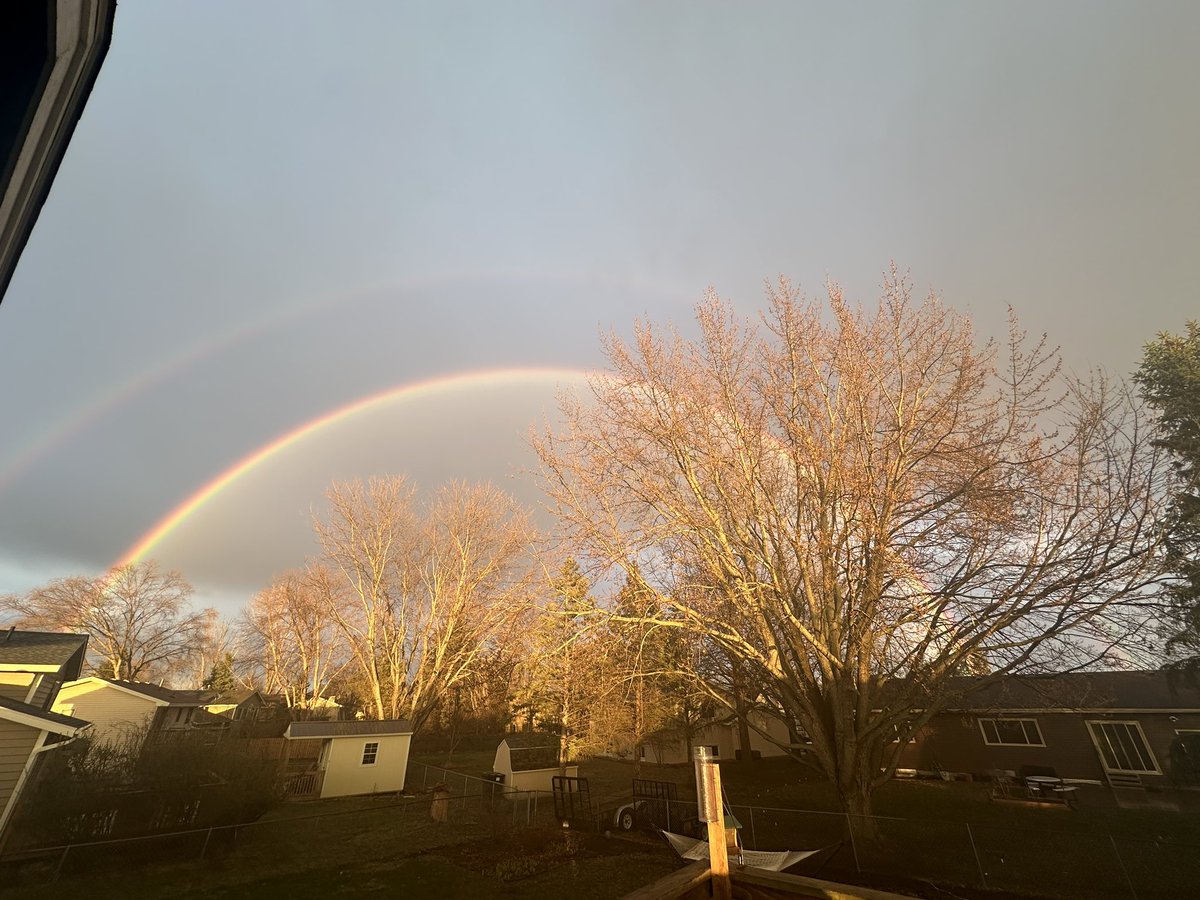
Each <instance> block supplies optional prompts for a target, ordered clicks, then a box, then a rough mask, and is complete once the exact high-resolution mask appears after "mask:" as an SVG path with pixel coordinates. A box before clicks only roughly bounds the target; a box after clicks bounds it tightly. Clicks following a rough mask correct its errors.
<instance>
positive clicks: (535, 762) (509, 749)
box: [492, 734, 579, 792]
mask: <svg viewBox="0 0 1200 900" xmlns="http://www.w3.org/2000/svg"><path fill="white" fill-rule="evenodd" d="M492 769H493V770H494V771H495V772H498V773H499V774H501V775H503V776H504V785H505V787H507V788H508V789H509V790H512V791H547V792H549V791H552V790H553V789H554V781H553V779H554V776H555V775H568V776H570V777H572V778H578V777H579V766H576V765H570V766H567V768H566V771H565V772H564V771H561V770H560V769H559V766H558V735H555V734H510V735H506V736H505V738H504V740H502V741H501V742H500V746H499V747H497V748H496V761H495V762H494V763H493V764H492Z"/></svg>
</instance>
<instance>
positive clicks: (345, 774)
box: [321, 734, 412, 797]
mask: <svg viewBox="0 0 1200 900" xmlns="http://www.w3.org/2000/svg"><path fill="white" fill-rule="evenodd" d="M411 739H412V738H411V736H410V735H407V734H399V735H362V736H358V737H339V738H333V739H332V740H331V741H330V747H329V753H328V756H327V757H326V758H325V779H324V781H323V782H322V785H321V796H322V797H348V796H352V795H354V794H379V793H384V792H386V791H398V790H401V789H402V788H403V787H404V776H405V773H406V771H407V769H408V745H409V742H410V741H411ZM369 743H372V744H378V745H379V752H378V753H377V754H376V756H375V764H374V765H369V766H364V765H363V762H362V761H363V748H364V747H365V746H366V745H367V744H369Z"/></svg>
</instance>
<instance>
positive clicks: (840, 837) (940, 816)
mask: <svg viewBox="0 0 1200 900" xmlns="http://www.w3.org/2000/svg"><path fill="white" fill-rule="evenodd" d="M491 762H492V752H491V751H490V750H479V751H472V752H457V753H454V754H452V755H449V756H448V755H447V754H445V753H425V754H415V755H414V757H413V758H412V760H411V762H410V768H409V786H410V789H411V790H413V791H414V792H415V793H416V795H417V796H416V797H415V798H412V799H401V798H397V797H396V796H394V795H387V796H379V797H374V798H343V799H339V800H325V801H312V802H304V803H287V804H283V805H280V806H279V807H277V808H275V809H273V810H272V811H271V812H269V813H268V814H267V815H266V816H264V817H263V819H261V820H260V821H259V822H257V823H254V824H251V825H247V826H242V827H240V828H238V829H236V830H234V829H226V830H217V831H213V832H211V833H206V832H204V831H199V832H195V833H192V834H187V835H180V836H175V837H168V838H149V839H145V840H142V841H136V842H132V843H122V844H113V845H99V846H94V847H85V846H81V847H74V848H71V850H70V851H69V852H68V853H61V852H59V853H51V854H46V855H45V857H44V858H40V859H33V860H31V861H28V862H26V863H24V864H22V865H20V866H16V865H14V864H12V863H10V862H6V863H4V864H0V881H3V882H7V883H9V884H19V885H20V886H14V887H11V888H9V887H6V890H5V892H4V894H5V897H6V898H9V897H12V898H17V900H21V898H35V897H42V896H51V895H55V896H57V895H59V894H61V892H62V890H63V889H66V888H68V886H69V885H71V884H76V885H80V886H82V885H83V884H85V883H86V889H87V891H88V893H89V894H90V895H91V896H93V897H96V898H101V900H103V898H113V900H117V898H121V900H125V898H127V897H129V896H137V897H148V898H156V897H161V898H167V897H170V898H172V900H190V898H199V897H225V898H236V897H264V896H266V897H270V896H284V895H286V896H289V897H318V896H320V897H325V896H328V895H330V894H332V895H354V896H360V895H361V896H383V895H384V894H388V895H395V894H396V893H397V892H398V891H405V892H407V893H408V894H409V895H411V896H438V897H451V898H453V897H464V898H465V897H472V898H473V897H480V896H495V897H506V898H525V897H528V898H534V897H538V898H541V897H548V896H572V897H581V898H585V900H587V898H595V900H601V898H615V897H620V896H622V895H623V894H625V893H627V892H629V891H631V890H633V889H634V888H636V887H639V886H641V885H644V884H646V883H648V882H650V881H653V880H655V879H657V878H659V877H661V876H662V875H665V874H667V873H669V872H671V871H673V870H675V869H676V868H677V867H678V866H679V862H678V860H677V859H676V858H675V856H674V854H673V853H672V852H671V851H670V850H669V849H667V847H666V846H665V845H664V844H663V842H662V841H661V840H660V839H658V838H656V837H653V836H651V835H649V834H645V833H641V832H633V833H631V834H624V833H620V832H616V831H613V832H612V833H609V834H605V833H603V829H602V830H601V831H600V832H598V833H597V832H592V833H583V832H580V831H577V830H570V829H568V830H563V829H562V828H561V827H560V825H559V823H558V822H556V821H555V819H554V815H553V807H552V804H551V803H550V802H548V798H539V802H538V803H537V804H530V805H528V806H523V805H520V804H514V803H512V802H510V801H508V800H503V799H499V800H497V799H491V800H489V799H487V798H486V796H483V795H481V793H480V792H486V791H487V787H486V786H485V785H484V784H483V783H482V782H479V781H478V780H477V778H478V776H479V775H481V774H482V773H483V772H486V771H488V770H489V769H490V768H491ZM457 773H461V775H459V774H457ZM580 774H581V775H582V776H585V777H587V778H588V780H589V784H590V788H591V793H592V797H593V801H594V805H595V806H596V807H598V808H602V809H606V810H610V811H611V810H615V808H616V806H617V804H619V803H621V802H626V801H628V799H629V798H630V794H631V779H632V778H633V777H634V774H635V768H634V766H633V764H632V763H629V762H623V761H617V760H607V759H597V760H589V761H587V762H586V763H584V764H583V766H582V767H581V771H580ZM637 774H638V777H641V778H648V779H657V780H667V781H673V782H675V783H677V784H678V785H679V797H680V804H679V807H678V809H679V810H680V817H681V818H682V817H683V816H685V815H687V814H688V810H687V804H688V802H689V800H690V798H691V796H692V786H691V770H690V768H689V767H686V766H652V765H642V766H640V767H639V768H638V770H637ZM722 775H723V779H724V784H725V789H726V795H727V800H728V803H729V804H730V806H731V808H732V811H733V814H734V815H735V816H736V817H737V819H738V820H739V822H740V823H741V825H742V835H743V839H744V840H745V842H746V844H747V845H748V846H750V847H752V848H755V849H815V848H818V847H828V848H829V849H830V852H829V853H828V854H825V855H824V856H823V857H821V858H820V859H819V860H818V864H817V865H816V866H815V867H810V868H809V869H802V870H801V873H802V874H815V875H819V876H820V877H823V878H830V879H832V880H843V881H848V882H858V883H863V884H871V885H873V886H876V887H881V888H887V889H891V890H897V891H904V892H911V893H912V894H914V895H916V896H926V897H951V896H957V897H967V896H974V897H985V896H1027V897H1037V896H1045V897H1073V896H1078V897H1104V898H1107V897H1113V898H1124V897H1133V898H1142V900H1145V898H1151V897H1169V896H1181V895H1184V894H1186V893H1187V891H1188V890H1189V888H1190V886H1191V885H1193V884H1195V883H1197V881H1200V867H1198V864H1197V862H1196V858H1197V853H1196V851H1195V848H1196V847H1197V846H1200V816H1198V815H1197V813H1196V811H1195V810H1194V809H1188V808H1185V809H1183V810H1170V809H1163V808H1155V807H1145V808H1136V809H1122V808H1120V807H1118V806H1117V805H1116V803H1114V802H1113V799H1112V794H1111V792H1110V791H1108V790H1107V789H1103V788H1100V787H1094V788H1092V787H1088V788H1087V789H1086V790H1084V791H1081V796H1080V802H1079V804H1078V806H1077V808H1075V809H1068V808H1066V807H1065V806H1060V807H1044V806H1043V807H1035V806H1024V805H1010V804H1005V803H997V802H993V801H991V800H990V799H989V793H988V786H987V785H986V784H980V783H964V782H940V781H936V782H935V781H896V782H893V783H891V784H888V785H886V786H885V787H884V788H883V789H881V790H880V791H879V794H878V797H877V802H876V810H877V813H878V816H877V817H875V818H874V819H872V820H871V822H854V823H850V822H848V820H847V818H846V817H845V816H844V815H842V814H841V813H839V812H838V811H837V805H836V800H835V797H834V795H833V793H832V791H831V790H830V789H829V786H828V785H827V784H825V783H823V782H820V781H817V780H814V779H812V778H809V777H806V776H805V772H804V770H803V769H802V768H800V767H799V766H797V765H796V764H795V763H793V762H791V761H789V760H760V761H756V762H754V763H750V764H743V763H726V764H723V765H722ZM462 776H466V779H465V780H464V781H461V782H457V785H456V781H457V779H458V778H460V777H462ZM439 782H446V783H448V784H449V785H450V789H451V793H452V795H453V799H452V800H451V801H450V804H449V810H448V812H449V821H447V822H434V821H432V820H431V816H430V813H431V806H430V804H431V797H430V794H429V792H428V789H429V788H432V787H433V785H434V784H437V783H439ZM464 793H471V794H473V796H471V797H467V798H462V795H463V794H464ZM1184 799H1185V800H1186V799H1187V798H1186V797H1185V798H1184ZM168 859H170V860H175V861H174V862H165V861H163V860H168ZM149 860H155V862H149ZM813 868H815V869H816V871H813V870H812V869H813ZM56 879H57V882H58V883H55V881H56ZM926 879H928V881H926ZM929 882H937V883H938V884H939V885H940V886H934V885H933V884H930V883H929Z"/></svg>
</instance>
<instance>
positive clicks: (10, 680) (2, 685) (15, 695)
mask: <svg viewBox="0 0 1200 900" xmlns="http://www.w3.org/2000/svg"><path fill="white" fill-rule="evenodd" d="M33 679H34V676H33V675H30V674H29V673H28V672H0V697H5V698H7V699H9V700H19V701H21V702H22V703H24V702H25V695H26V694H28V693H29V685H31V684H32V683H33Z"/></svg>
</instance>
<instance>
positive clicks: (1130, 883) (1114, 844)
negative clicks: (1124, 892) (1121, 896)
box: [1108, 834, 1137, 900]
mask: <svg viewBox="0 0 1200 900" xmlns="http://www.w3.org/2000/svg"><path fill="white" fill-rule="evenodd" d="M1108 842H1109V843H1110V844H1112V848H1113V853H1115V854H1116V857H1117V864H1118V865H1119V866H1120V867H1121V874H1122V875H1124V876H1125V884H1127V885H1128V886H1129V896H1131V897H1132V898H1133V900H1137V891H1136V890H1135V889H1134V887H1133V879H1132V878H1130V877H1129V870H1128V869H1126V868H1125V860H1124V859H1122V858H1121V851H1120V850H1118V849H1117V840H1116V838H1114V837H1113V836H1112V835H1111V834H1110V835H1109V836H1108Z"/></svg>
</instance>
